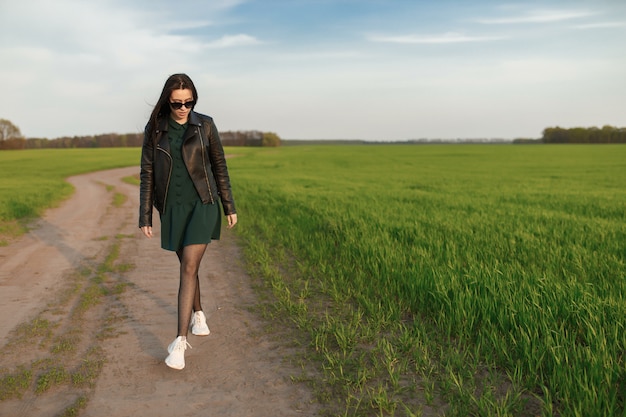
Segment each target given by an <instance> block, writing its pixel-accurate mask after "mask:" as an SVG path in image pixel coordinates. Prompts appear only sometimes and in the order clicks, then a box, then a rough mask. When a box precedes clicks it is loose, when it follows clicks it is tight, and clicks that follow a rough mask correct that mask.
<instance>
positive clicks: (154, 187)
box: [139, 74, 237, 369]
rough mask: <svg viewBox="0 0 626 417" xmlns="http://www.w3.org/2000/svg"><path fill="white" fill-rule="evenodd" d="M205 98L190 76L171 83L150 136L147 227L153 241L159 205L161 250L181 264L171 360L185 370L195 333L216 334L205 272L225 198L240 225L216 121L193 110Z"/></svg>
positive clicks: (145, 154) (144, 182)
mask: <svg viewBox="0 0 626 417" xmlns="http://www.w3.org/2000/svg"><path fill="white" fill-rule="evenodd" d="M197 102H198V93H197V91H196V87H195V86H194V85H193V82H192V81H191V79H190V78H189V77H188V76H187V75H185V74H174V75H172V76H170V77H169V78H168V79H167V81H166V82H165V86H164V87H163V91H162V92H161V96H160V97H159V100H158V102H157V104H156V106H154V109H153V111H152V114H151V115H150V120H149V121H148V123H147V125H146V129H145V132H144V141H143V148H142V151H141V185H140V196H139V199H140V207H139V227H140V228H141V231H142V232H143V234H144V235H145V236H146V237H148V238H151V237H152V236H153V234H152V207H153V206H154V207H155V208H156V209H157V210H158V212H159V214H160V218H161V247H162V248H163V249H166V250H171V251H175V252H176V255H178V259H179V261H180V284H179V288H178V334H177V337H176V338H175V339H174V341H173V342H172V343H171V344H170V345H169V346H168V348H167V350H168V353H169V355H168V356H167V358H166V359H165V363H166V364H167V366H169V367H170V368H174V369H183V368H184V367H185V350H186V349H187V346H189V347H191V346H190V345H189V343H188V342H187V333H188V330H189V327H191V333H192V334H195V335H200V336H204V335H208V334H209V328H208V326H207V324H206V316H205V315H204V313H203V312H202V305H201V302H200V281H199V279H198V269H199V268H200V261H201V260H202V256H203V255H204V252H205V250H206V247H207V245H208V244H209V243H210V242H211V240H212V239H219V237H220V228H221V217H220V213H219V204H218V201H221V203H222V206H223V209H224V214H225V215H226V218H227V220H228V228H229V229H230V228H232V227H233V226H235V224H237V213H236V211H235V203H234V201H233V196H232V192H231V189H230V179H229V177H228V169H227V167H226V159H225V157H224V150H223V148H222V144H221V142H220V138H219V134H218V132H217V128H216V127H215V124H214V123H213V119H212V118H211V117H209V116H206V115H203V114H200V113H196V112H195V111H193V109H194V106H195V105H196V103H197Z"/></svg>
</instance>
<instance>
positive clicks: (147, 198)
mask: <svg viewBox="0 0 626 417" xmlns="http://www.w3.org/2000/svg"><path fill="white" fill-rule="evenodd" d="M148 132H149V129H148V126H146V129H145V130H144V135H143V146H142V147H141V172H140V175H139V179H140V184H139V227H143V226H152V204H153V201H154V170H153V166H154V143H153V141H152V138H151V137H149V134H148Z"/></svg>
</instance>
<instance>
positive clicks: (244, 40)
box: [205, 33, 262, 48]
mask: <svg viewBox="0 0 626 417" xmlns="http://www.w3.org/2000/svg"><path fill="white" fill-rule="evenodd" d="M261 43H262V42H261V41H259V40H258V39H257V38H255V37H254V36H250V35H246V34H243V33H240V34H238V35H224V36H222V37H221V38H220V39H218V40H216V41H213V42H209V43H207V44H205V46H207V47H209V48H232V47H238V46H250V45H259V44H261Z"/></svg>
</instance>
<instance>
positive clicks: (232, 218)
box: [226, 214, 237, 229]
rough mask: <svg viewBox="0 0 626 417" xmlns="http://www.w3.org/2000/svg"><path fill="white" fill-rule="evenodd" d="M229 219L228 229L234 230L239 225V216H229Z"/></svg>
mask: <svg viewBox="0 0 626 417" xmlns="http://www.w3.org/2000/svg"><path fill="white" fill-rule="evenodd" d="M226 218H227V219H228V228H229V229H232V228H233V227H235V225H236V224H237V214H229V215H228V216H226Z"/></svg>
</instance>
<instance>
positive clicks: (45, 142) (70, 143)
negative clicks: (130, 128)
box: [0, 119, 281, 150]
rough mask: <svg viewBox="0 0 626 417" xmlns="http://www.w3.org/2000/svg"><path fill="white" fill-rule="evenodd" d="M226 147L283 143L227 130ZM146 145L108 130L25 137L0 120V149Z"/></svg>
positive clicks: (273, 137)
mask: <svg viewBox="0 0 626 417" xmlns="http://www.w3.org/2000/svg"><path fill="white" fill-rule="evenodd" d="M220 139H221V141H222V144H223V145H224V146H280V145H281V139H280V137H279V136H278V135H277V134H276V133H274V132H261V131H258V130H249V131H224V132H220ZM142 144H143V132H142V133H125V134H118V133H105V134H101V135H91V136H71V137H70V136H63V137H60V138H56V139H47V138H28V139H27V138H25V137H24V136H23V135H22V133H21V132H20V129H19V128H18V127H17V126H15V125H14V124H13V123H11V122H10V121H8V120H6V119H0V150H9V149H54V148H125V147H139V146H141V145H142Z"/></svg>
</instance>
